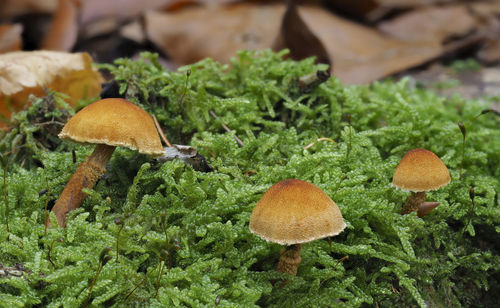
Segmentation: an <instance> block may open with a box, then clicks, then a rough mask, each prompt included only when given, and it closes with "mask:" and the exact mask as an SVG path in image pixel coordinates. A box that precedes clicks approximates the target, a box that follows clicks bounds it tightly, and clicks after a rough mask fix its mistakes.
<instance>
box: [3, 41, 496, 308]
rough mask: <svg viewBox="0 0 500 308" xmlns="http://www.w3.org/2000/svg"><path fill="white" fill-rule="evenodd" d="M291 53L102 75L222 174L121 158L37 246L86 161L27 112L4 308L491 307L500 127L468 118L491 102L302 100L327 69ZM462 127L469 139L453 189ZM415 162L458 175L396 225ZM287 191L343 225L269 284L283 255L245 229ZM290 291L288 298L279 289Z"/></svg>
mask: <svg viewBox="0 0 500 308" xmlns="http://www.w3.org/2000/svg"><path fill="white" fill-rule="evenodd" d="M283 55H284V52H282V53H277V54H276V53H272V52H270V51H263V52H257V53H254V52H247V51H243V52H240V53H239V54H238V55H237V56H236V57H235V58H234V59H233V60H232V63H231V66H223V65H220V64H218V63H215V62H214V61H212V60H210V59H206V60H203V61H201V62H199V63H196V64H194V65H192V66H189V67H184V68H181V69H180V70H179V71H177V72H168V71H165V70H163V69H162V68H161V66H160V65H159V64H158V63H157V60H156V56H155V55H152V54H144V55H143V58H141V59H140V60H138V61H136V62H134V61H131V60H129V59H121V60H118V61H116V63H115V65H107V66H106V67H107V68H108V69H109V70H110V71H111V72H112V73H113V74H114V75H115V76H116V79H117V80H118V81H119V82H120V85H121V91H122V93H124V94H125V96H126V97H127V98H128V99H130V100H132V101H134V102H136V103H138V104H140V105H141V106H142V107H144V108H145V109H147V110H148V111H149V112H151V113H154V114H155V115H156V117H157V118H158V120H159V121H160V124H161V125H162V127H163V128H164V130H165V133H166V135H167V136H168V138H169V139H170V141H172V142H173V143H179V144H190V145H192V146H194V147H195V148H196V149H198V151H199V152H200V153H201V154H202V155H203V156H205V157H206V158H207V160H208V163H209V164H210V165H211V166H212V167H213V168H214V171H213V172H199V171H196V170H193V169H192V168H191V167H190V166H187V165H185V164H183V163H182V162H179V161H171V162H165V163H163V164H161V163H158V162H156V161H149V160H148V158H147V157H145V156H142V155H139V154H137V153H135V152H133V151H130V150H126V149H117V151H116V152H115V153H114V154H113V157H112V159H111V162H110V164H109V168H108V171H107V173H106V175H105V176H104V177H103V178H102V179H101V180H100V181H99V183H98V184H97V185H96V186H95V187H94V189H92V190H88V191H87V192H88V193H89V197H88V198H87V199H86V200H85V201H84V204H83V206H82V208H80V209H78V210H76V211H74V212H72V213H71V214H70V219H69V221H68V226H67V229H64V230H63V229H59V228H49V229H48V230H47V233H46V234H45V232H44V224H43V222H44V207H45V205H46V204H48V205H49V206H50V204H52V203H53V202H54V201H55V200H56V199H57V196H58V195H59V194H60V193H61V191H62V189H63V188H64V185H65V183H66V181H67V180H68V179H69V177H70V176H71V174H72V172H74V170H75V169H76V164H74V163H73V158H72V153H71V150H72V149H74V150H76V158H77V162H81V161H83V160H84V159H85V156H86V155H88V154H89V153H90V151H91V149H90V148H88V147H84V146H79V145H74V144H70V143H68V142H63V143H59V142H58V141H57V144H55V145H54V146H50V147H49V146H46V145H43V143H42V145H43V146H40V145H39V144H38V143H40V142H41V141H40V140H39V139H36V138H34V137H33V136H34V132H35V131H37V128H36V127H37V126H36V125H35V123H33V120H30V118H29V117H28V116H26V115H27V114H30V113H33V112H36V110H37V108H40V105H38V104H34V106H33V107H32V108H30V109H28V111H26V112H24V113H20V114H19V115H18V119H19V125H18V126H16V127H15V128H14V129H13V130H12V131H11V132H9V133H6V134H5V135H4V137H3V139H2V141H1V143H0V146H1V147H2V151H3V152H4V153H5V152H8V151H10V150H11V149H12V148H13V147H15V145H13V140H14V139H15V138H20V139H22V140H21V141H19V142H20V143H19V144H23V145H25V146H23V149H29V150H30V151H31V152H26V154H25V155H26V157H25V161H28V160H29V161H30V163H29V164H28V163H26V162H25V163H24V164H22V161H23V155H19V154H18V155H16V156H15V157H14V156H13V154H9V155H7V154H6V157H7V162H8V163H7V174H6V178H5V180H6V186H5V187H3V186H2V189H1V190H0V192H1V196H2V201H1V207H0V209H1V214H0V218H1V219H2V221H5V205H6V204H5V201H4V198H3V196H5V197H6V199H7V200H8V205H9V210H10V215H9V225H10V233H9V234H8V233H7V230H6V225H5V224H2V225H1V226H0V262H1V263H2V264H3V266H4V267H10V266H14V265H15V264H16V263H22V264H23V267H24V269H25V270H26V272H25V274H24V277H22V278H17V277H5V276H4V277H0V300H1V301H2V303H3V304H6V305H7V306H9V307H22V306H37V305H38V306H48V307H59V306H64V307H79V306H80V305H82V303H84V302H85V300H86V298H87V297H89V304H90V305H94V306H116V307H121V306H140V305H147V306H153V307H173V306H187V307H204V306H206V307H213V306H214V305H215V303H216V302H218V303H219V306H221V307H257V306H263V307H292V306H294V307H337V306H338V307H361V306H374V305H378V306H380V307H390V306H420V307H426V306H427V305H430V306H433V307H450V306H488V305H493V304H494V303H496V295H497V294H498V292H499V291H500V285H499V279H500V275H499V273H500V257H499V248H500V247H499V245H498V243H499V242H500V239H499V232H500V210H499V209H500V207H499V206H500V204H499V201H498V190H499V188H500V138H499V135H500V128H499V126H498V118H495V115H492V114H485V115H483V116H480V117H478V118H476V119H474V117H475V116H476V115H478V114H479V113H480V112H481V111H482V110H484V109H486V108H488V107H489V104H490V102H488V101H485V100H474V101H473V100H464V99H461V98H460V97H451V98H445V97H439V96H437V95H435V94H433V93H432V92H429V91H425V90H422V89H418V88H414V87H412V86H411V85H410V83H409V80H407V79H403V80H402V81H400V82H397V83H394V82H389V81H388V82H377V83H374V84H371V85H368V86H356V87H354V86H352V87H344V86H342V85H341V84H340V82H339V81H338V80H337V79H336V78H334V77H332V78H331V79H329V80H328V81H327V82H325V83H324V84H322V85H320V86H318V87H317V88H316V89H314V90H313V91H312V92H310V93H302V91H301V90H300V88H299V87H298V78H300V77H301V76H303V75H306V74H309V73H311V72H313V71H314V70H316V69H322V68H323V67H317V66H315V65H314V62H313V60H312V59H307V60H304V61H300V62H294V61H291V60H282V57H283ZM188 70H189V71H190V74H187V73H186V72H187V71H188ZM66 107H67V106H66ZM210 111H213V112H214V113H215V114H216V115H217V116H218V120H216V119H214V118H213V117H212V116H211V115H210ZM52 112H57V111H55V110H52ZM348 115H349V116H350V123H351V125H350V126H349V124H348ZM458 121H461V122H463V123H464V124H465V126H466V128H467V141H466V152H465V161H464V166H463V168H464V171H463V175H462V177H461V178H459V169H460V165H461V159H462V150H461V149H462V143H461V142H462V135H461V134H460V130H459V128H458V126H457V122H458ZM221 123H224V124H226V125H227V126H228V127H230V128H231V129H232V133H231V134H229V133H227V132H225V131H224V129H223V128H222V126H221ZM233 134H236V135H237V136H238V137H239V138H240V139H241V140H242V141H243V143H244V146H240V145H238V143H237V142H236V141H235V139H234V138H233ZM49 135H50V133H45V134H44V135H43V136H49ZM16 136H21V137H16ZM52 136H55V134H54V135H52ZM321 137H325V138H330V139H322V140H319V141H318V138H321ZM33 138H34V139H33ZM47 138H48V137H47ZM37 140H38V141H37ZM44 140H45V139H44ZM50 140H54V142H56V141H55V140H57V139H53V138H52V137H51V139H50ZM331 140H333V141H335V142H332V141H331ZM311 144H312V145H311ZM307 145H309V146H308V147H306V146H307ZM305 147H306V148H305ZM415 147H423V148H426V149H429V150H431V151H433V152H434V153H436V154H437V155H438V156H439V157H441V159H442V160H443V162H444V163H445V164H446V165H447V166H448V167H449V169H450V173H451V177H452V182H451V184H449V185H448V186H446V187H445V188H443V189H441V190H438V191H434V192H431V193H429V200H433V201H440V202H441V205H440V206H439V207H437V208H436V209H435V210H434V211H432V212H431V213H430V214H429V215H427V216H425V217H424V218H423V219H420V218H418V217H417V216H416V215H415V214H410V215H406V216H401V215H400V214H399V210H400V208H401V205H402V203H403V202H404V200H405V198H406V197H407V195H408V193H405V192H402V191H400V190H396V189H394V188H392V187H391V185H390V183H391V177H392V174H393V172H394V169H395V167H396V165H397V163H398V162H399V160H400V159H401V157H402V156H403V155H404V154H405V153H406V152H407V151H408V150H410V149H412V148H415ZM286 178H299V179H303V180H306V181H309V182H312V183H314V184H316V185H317V186H319V187H320V188H322V189H323V190H324V191H325V192H326V193H327V194H328V195H329V196H331V197H332V199H334V200H335V201H336V203H337V204H338V205H339V207H340V209H341V211H342V213H343V215H344V218H345V220H346V223H347V225H348V226H347V228H346V230H345V231H344V232H343V233H341V234H340V235H338V236H337V237H335V238H332V240H331V242H329V241H328V240H318V241H315V242H312V243H308V244H306V245H304V247H303V252H302V259H303V262H302V264H301V266H300V267H299V271H298V274H297V276H296V277H284V275H283V274H281V273H278V272H276V271H274V266H275V264H276V262H277V259H278V257H279V249H280V247H279V246H278V245H277V244H272V243H267V242H265V241H263V240H262V239H260V238H258V237H256V236H254V235H252V234H251V233H250V231H249V229H248V221H249V217H250V213H251V211H252V209H253V207H254V205H255V203H256V202H257V200H258V199H259V198H260V197H261V196H262V194H263V192H264V191H266V189H268V188H269V187H270V186H271V185H272V184H274V183H276V182H278V181H280V180H283V179H286ZM470 187H474V190H475V199H474V202H475V206H474V208H472V205H471V200H470V198H469V189H470ZM47 188H48V189H47ZM52 218H54V217H52ZM116 218H120V220H121V221H122V222H123V224H124V226H123V229H122V230H121V231H119V230H120V228H121V226H120V225H117V224H115V222H114V220H115V219H116ZM469 221H470V223H469ZM118 233H120V236H119V238H118V243H119V254H120V257H119V263H116V262H115V259H113V260H111V261H109V262H108V263H107V264H106V265H105V266H104V267H103V270H102V272H101V273H100V275H99V278H98V279H97V282H96V284H95V286H94V288H93V290H92V293H91V294H90V295H89V287H90V284H91V282H92V280H93V278H94V276H95V273H96V270H97V269H98V267H99V255H100V253H101V251H102V250H103V248H105V247H111V248H112V249H111V251H110V254H111V255H113V256H114V255H115V251H116V250H115V249H116V242H117V235H118ZM49 255H50V258H49ZM345 256H348V258H344V257H345ZM341 259H342V261H339V260H341ZM160 273H161V275H159V274H160ZM283 278H286V279H288V280H289V282H288V284H286V285H285V286H283V287H278V284H276V285H274V286H273V283H272V282H273V281H276V280H279V279H283Z"/></svg>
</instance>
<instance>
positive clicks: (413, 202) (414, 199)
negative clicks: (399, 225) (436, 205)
mask: <svg viewBox="0 0 500 308" xmlns="http://www.w3.org/2000/svg"><path fill="white" fill-rule="evenodd" d="M425 198H427V194H426V192H425V191H417V192H413V191H412V192H411V195H410V196H409V197H408V199H406V202H405V204H404V205H403V208H402V209H401V215H405V214H410V213H411V212H415V211H416V210H418V206H419V204H421V203H423V202H424V201H425Z"/></svg>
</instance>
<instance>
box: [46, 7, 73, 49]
mask: <svg viewBox="0 0 500 308" xmlns="http://www.w3.org/2000/svg"><path fill="white" fill-rule="evenodd" d="M78 5H79V0H58V7H57V11H56V13H55V14H54V18H53V20H52V24H51V25H50V28H49V31H48V32H47V33H46V34H45V37H44V39H43V42H42V44H41V49H46V50H59V51H71V50H72V49H73V46H75V43H76V39H77V36H78V20H77V18H78Z"/></svg>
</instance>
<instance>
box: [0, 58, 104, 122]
mask: <svg viewBox="0 0 500 308" xmlns="http://www.w3.org/2000/svg"><path fill="white" fill-rule="evenodd" d="M102 81H103V78H102V76H101V74H100V73H99V72H98V71H97V69H95V68H93V67H92V59H91V57H90V56H89V55H88V54H87V53H73V54H71V53H64V52H55V51H33V52H22V51H18V52H11V53H6V54H3V55H0V114H1V116H2V117H4V118H7V119H8V118H9V117H10V114H11V112H13V111H17V110H21V109H23V108H24V106H25V104H26V102H27V100H28V96H29V95H30V94H34V95H37V96H42V95H44V94H45V89H50V90H54V91H57V92H63V93H65V94H67V95H68V96H69V98H68V100H67V101H68V103H70V104H73V105H74V104H75V103H76V102H77V101H78V100H79V99H82V98H91V97H94V96H98V95H99V92H100V91H101V83H102ZM5 126H6V124H5V123H3V126H2V125H1V123H0V127H5Z"/></svg>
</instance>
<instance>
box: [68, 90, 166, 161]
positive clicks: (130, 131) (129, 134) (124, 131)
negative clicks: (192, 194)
mask: <svg viewBox="0 0 500 308" xmlns="http://www.w3.org/2000/svg"><path fill="white" fill-rule="evenodd" d="M59 138H62V139H69V140H72V141H76V142H80V143H93V144H107V145H110V146H124V147H127V148H129V149H132V150H137V151H139V152H140V153H143V154H149V155H162V154H163V147H162V145H161V140H160V136H159V135H158V132H157V130H156V126H155V124H154V121H153V119H152V118H151V116H150V115H149V114H148V113H147V112H146V111H144V110H143V109H141V108H140V107H139V106H137V105H135V104H132V103H131V102H129V101H127V100H125V99H121V98H106V99H102V100H100V101H97V102H95V103H92V104H90V105H88V106H86V107H85V108H83V109H82V110H80V111H79V112H78V113H76V114H75V115H74V116H73V117H72V118H71V119H70V120H69V121H68V122H67V123H66V125H65V126H64V127H63V129H62V131H61V132H60V133H59Z"/></svg>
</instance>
